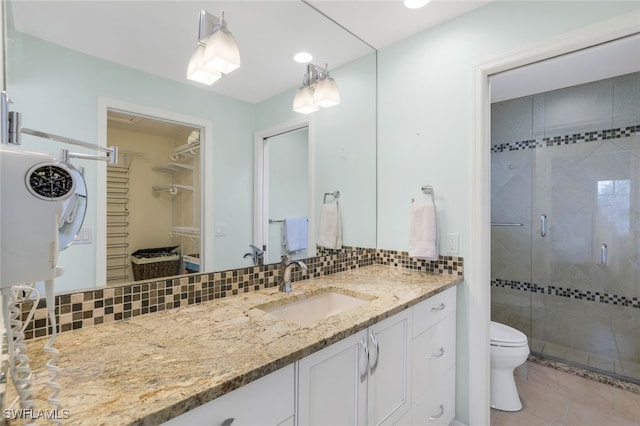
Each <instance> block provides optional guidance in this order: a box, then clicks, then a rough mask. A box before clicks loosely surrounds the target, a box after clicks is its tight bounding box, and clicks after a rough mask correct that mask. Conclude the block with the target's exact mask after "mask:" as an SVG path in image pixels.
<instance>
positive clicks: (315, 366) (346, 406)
mask: <svg viewBox="0 0 640 426" xmlns="http://www.w3.org/2000/svg"><path fill="white" fill-rule="evenodd" d="M367 338H368V337H367V333H366V332H365V331H363V332H360V333H357V334H355V335H353V336H350V337H347V338H346V339H344V340H341V341H340V342H338V343H335V344H333V345H331V346H329V347H327V348H325V349H322V350H320V351H318V352H316V353H314V354H312V355H309V356H308V357H306V358H303V359H301V360H300V361H299V364H298V375H299V381H298V426H307V425H310V426H312V425H316V426H325V425H331V426H343V425H344V426H357V425H365V424H366V414H367V411H366V404H367V372H368V363H367V351H366V347H367V343H366V342H367Z"/></svg>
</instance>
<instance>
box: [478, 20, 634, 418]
mask: <svg viewBox="0 0 640 426" xmlns="http://www.w3.org/2000/svg"><path fill="white" fill-rule="evenodd" d="M639 32H640V27H639V25H638V19H637V14H629V15H624V16H621V17H620V18H615V19H612V20H609V21H606V22H602V23H598V24H595V25H591V26H589V27H585V28H582V29H580V30H577V31H573V32H571V33H569V34H567V35H564V36H563V37H559V38H554V39H553V40H547V41H544V42H542V43H539V44H537V45H535V46H531V47H530V48H529V49H527V50H525V51H518V52H514V53H510V54H507V55H504V56H502V57H499V58H497V59H495V60H492V61H489V62H485V63H481V64H479V65H476V66H475V67H474V72H473V74H474V89H473V101H472V102H473V112H474V114H473V151H472V167H471V173H470V203H469V204H470V207H471V210H472V211H473V212H474V214H473V215H472V217H471V227H470V251H471V253H472V256H471V257H470V259H469V262H468V266H469V268H468V271H469V272H468V274H465V275H466V278H465V281H466V282H467V288H468V292H469V294H468V308H469V309H468V318H469V321H468V327H469V329H468V333H469V334H468V335H469V347H471V348H475V349H474V356H473V357H472V358H470V360H469V421H470V423H471V424H488V423H489V365H490V357H489V321H490V306H491V289H490V286H489V283H490V278H491V267H490V258H489V256H488V255H483V254H488V253H490V250H491V233H490V222H491V208H490V200H491V180H490V178H491V164H490V161H491V157H490V149H491V134H490V129H491V126H490V117H491V114H490V93H491V92H490V83H489V76H491V75H494V74H498V73H500V72H503V71H507V70H511V69H515V68H518V67H521V66H525V65H528V64H533V63H536V62H540V61H544V60H546V59H549V58H553V57H557V56H560V55H564V54H567V53H570V52H574V51H578V50H581V49H585V48H588V47H591V46H597V45H599V44H602V43H606V42H609V41H612V40H616V39H619V38H623V37H626V36H630V35H633V34H637V33H639ZM465 269H466V268H465Z"/></svg>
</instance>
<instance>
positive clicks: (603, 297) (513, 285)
mask: <svg viewBox="0 0 640 426" xmlns="http://www.w3.org/2000/svg"><path fill="white" fill-rule="evenodd" d="M491 285H492V286H493V287H501V288H510V289H512V290H521V291H530V292H532V293H541V294H549V295H552V296H560V297H568V298H571V299H580V300H586V301H589V302H600V303H607V304H611V305H620V306H627V307H631V308H640V300H639V299H638V298H637V297H626V296H620V295H617V294H612V293H607V292H601V291H593V290H579V289H571V288H563V287H556V286H553V285H541V284H531V283H527V282H521V281H512V280H503V279H500V278H496V279H494V280H491Z"/></svg>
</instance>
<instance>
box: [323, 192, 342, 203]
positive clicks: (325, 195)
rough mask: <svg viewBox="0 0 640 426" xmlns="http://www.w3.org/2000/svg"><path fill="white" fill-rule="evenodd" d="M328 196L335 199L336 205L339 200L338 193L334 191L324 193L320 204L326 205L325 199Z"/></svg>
mask: <svg viewBox="0 0 640 426" xmlns="http://www.w3.org/2000/svg"><path fill="white" fill-rule="evenodd" d="M328 196H331V197H333V198H335V199H336V203H337V202H338V198H340V191H338V190H336V191H333V192H325V193H324V198H323V200H322V204H327V197H328Z"/></svg>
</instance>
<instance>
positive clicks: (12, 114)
mask: <svg viewBox="0 0 640 426" xmlns="http://www.w3.org/2000/svg"><path fill="white" fill-rule="evenodd" d="M12 102H13V101H12V100H11V99H9V95H8V94H7V92H2V93H0V120H2V134H1V137H0V139H1V142H2V144H5V145H6V144H11V145H21V144H22V138H21V135H22V134H25V135H31V136H36V137H39V138H43V139H49V140H52V141H56V142H62V143H65V144H68V145H75V146H81V147H83V148H89V149H93V150H96V151H101V152H105V153H106V154H107V155H106V156H99V155H90V154H80V153H73V152H68V151H67V150H63V151H62V155H63V158H62V159H61V161H62V162H65V163H68V162H69V158H79V159H84V160H98V161H107V162H109V163H111V164H117V163H118V147H117V146H110V147H104V146H100V145H96V144H92V143H89V142H84V141H80V140H77V139H71V138H67V137H65V136H58V135H54V134H52V133H47V132H41V131H39V130H34V129H29V128H26V127H22V114H21V113H19V112H16V111H9V104H10V103H12Z"/></svg>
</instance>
